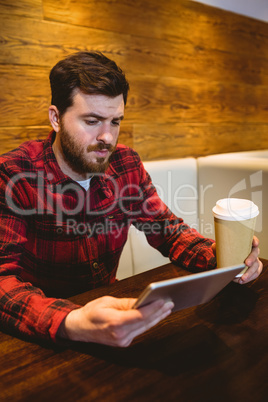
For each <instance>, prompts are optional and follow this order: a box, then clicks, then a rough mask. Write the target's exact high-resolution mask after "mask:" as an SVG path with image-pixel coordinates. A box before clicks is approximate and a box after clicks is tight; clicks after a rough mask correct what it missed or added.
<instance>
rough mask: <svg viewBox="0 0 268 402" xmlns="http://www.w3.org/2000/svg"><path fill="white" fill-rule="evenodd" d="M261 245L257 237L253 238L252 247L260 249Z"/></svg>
mask: <svg viewBox="0 0 268 402" xmlns="http://www.w3.org/2000/svg"><path fill="white" fill-rule="evenodd" d="M259 244H260V241H259V239H258V238H257V237H256V236H253V240H252V246H253V247H258V246H259Z"/></svg>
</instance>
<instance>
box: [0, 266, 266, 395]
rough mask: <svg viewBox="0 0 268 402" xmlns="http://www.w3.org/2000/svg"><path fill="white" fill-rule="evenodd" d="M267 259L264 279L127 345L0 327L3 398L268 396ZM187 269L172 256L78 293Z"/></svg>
mask: <svg viewBox="0 0 268 402" xmlns="http://www.w3.org/2000/svg"><path fill="white" fill-rule="evenodd" d="M264 266H265V268H264V271H263V273H262V274H261V276H260V277H259V278H258V280H256V281H254V282H251V283H249V284H247V285H245V286H241V285H238V284H236V283H231V284H229V285H228V286H227V287H226V288H225V289H224V290H223V291H222V292H221V293H220V294H218V295H217V296H216V297H215V298H214V299H213V300H212V301H211V302H209V303H205V304H203V305H200V306H196V307H192V308H188V309H185V310H182V311H178V312H174V313H172V314H171V315H170V316H169V317H168V318H166V319H165V320H164V321H162V322H161V323H159V324H158V325H156V326H155V327H153V328H151V329H150V330H149V331H147V332H145V333H144V334H142V335H140V336H138V337H137V338H136V339H135V340H134V342H133V343H132V344H131V345H130V346H129V347H128V348H112V347H107V346H104V345H100V344H90V343H89V344H85V343H76V344H75V343H72V344H69V345H67V346H66V347H60V346H56V345H51V344H50V345H47V344H42V343H41V345H38V344H35V343H34V342H29V341H27V340H23V339H18V338H16V337H15V336H12V335H9V334H6V333H3V332H0V363H1V364H0V385H1V386H0V399H1V401H10V400H12V401H22V400H24V401H29V400H38V401H39V400H41V401H47V400H58V401H66V402H68V401H70V402H71V401H96V402H97V401H105V402H125V401H131V402H137V401H139V402H153V401H162V400H167V401H185V402H200V401H208V402H212V401H213V402H214V401H215V395H217V401H220V402H222V401H226V400H228V401H230V402H235V401H240V400H244V401H250V400H252V398H251V396H252V395H254V401H265V400H266V399H267V395H268V386H267V381H266V376H267V374H266V373H267V370H266V369H267V359H268V357H267V356H268V355H267V329H268V327H267V320H265V319H263V317H264V316H265V315H267V312H268V309H267V298H268V290H267V289H268V271H267V261H264ZM185 274H186V273H185V271H183V270H182V269H181V268H179V267H175V266H174V265H172V264H168V265H166V266H164V267H159V268H156V269H153V270H150V271H147V272H144V273H142V274H139V275H135V276H134V277H131V278H127V279H125V280H122V281H119V282H117V283H115V284H113V285H111V286H109V287H102V288H98V289H94V290H92V291H89V292H86V293H84V294H81V295H77V296H75V297H73V298H72V300H73V301H74V302H75V303H77V304H81V305H84V304H85V303H87V302H88V301H90V300H93V299H95V298H97V297H101V296H103V295H107V294H108V295H110V296H114V297H137V296H138V295H139V294H140V293H141V291H142V290H143V289H144V288H145V286H146V285H147V284H149V283H150V282H153V281H159V280H164V279H169V278H174V277H177V276H180V275H185ZM252 339H254V342H252ZM238 378H239V381H238V380H237V379H238ZM193 384H194V386H193ZM248 395H250V397H249V398H248Z"/></svg>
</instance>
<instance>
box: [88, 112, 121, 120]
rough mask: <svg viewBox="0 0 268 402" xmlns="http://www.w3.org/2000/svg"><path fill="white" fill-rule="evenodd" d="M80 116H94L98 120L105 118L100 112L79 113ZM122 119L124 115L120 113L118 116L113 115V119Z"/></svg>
mask: <svg viewBox="0 0 268 402" xmlns="http://www.w3.org/2000/svg"><path fill="white" fill-rule="evenodd" d="M81 117H82V118H88V117H95V118H96V119H98V120H105V119H106V117H105V116H102V115H101V114H98V113H83V114H82V115H81ZM123 119H124V115H120V116H118V117H114V118H113V120H123Z"/></svg>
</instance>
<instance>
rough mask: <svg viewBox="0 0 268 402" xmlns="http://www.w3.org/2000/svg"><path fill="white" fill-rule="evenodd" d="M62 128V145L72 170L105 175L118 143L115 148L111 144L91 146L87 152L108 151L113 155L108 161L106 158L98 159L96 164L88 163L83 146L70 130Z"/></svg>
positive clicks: (80, 172) (66, 160)
mask: <svg viewBox="0 0 268 402" xmlns="http://www.w3.org/2000/svg"><path fill="white" fill-rule="evenodd" d="M61 127H62V129H61V132H60V143H61V148H62V152H63V156H64V159H65V162H66V163H67V164H68V165H69V166H70V167H71V168H72V170H73V171H74V172H76V173H78V174H85V173H88V174H90V173H104V172H105V171H106V169H107V168H108V166H109V163H110V158H111V156H112V153H113V152H114V151H115V149H116V145H117V143H116V144H115V146H113V145H111V144H104V143H102V142H100V143H99V144H97V145H89V146H88V147H87V149H86V151H87V152H92V151H101V150H103V149H107V150H108V151H109V152H111V155H110V156H109V158H108V159H107V160H105V159H106V158H96V162H92V161H88V160H87V159H86V158H85V157H84V156H83V151H84V150H83V148H82V146H80V145H78V144H76V142H75V141H74V139H73V138H72V137H71V136H70V134H69V132H68V130H66V129H65V127H64V126H63V125H62V126H61Z"/></svg>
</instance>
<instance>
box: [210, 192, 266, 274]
mask: <svg viewBox="0 0 268 402" xmlns="http://www.w3.org/2000/svg"><path fill="white" fill-rule="evenodd" d="M212 211H213V215H214V225H215V240H216V259H217V267H218V268H223V267H229V266H233V265H238V264H242V263H244V261H245V259H246V258H247V257H248V255H249V254H250V252H251V249H252V240H253V235H254V229H255V224H256V218H257V216H258V215H259V209H258V207H257V205H255V204H254V203H253V202H252V201H250V200H244V199H240V198H224V199H221V200H219V201H217V202H216V205H215V207H214V208H213V209H212ZM246 270H247V267H246V268H245V269H244V270H243V271H242V272H241V273H240V274H239V276H242V275H243V273H244V272H245V271H246Z"/></svg>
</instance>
